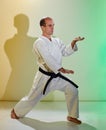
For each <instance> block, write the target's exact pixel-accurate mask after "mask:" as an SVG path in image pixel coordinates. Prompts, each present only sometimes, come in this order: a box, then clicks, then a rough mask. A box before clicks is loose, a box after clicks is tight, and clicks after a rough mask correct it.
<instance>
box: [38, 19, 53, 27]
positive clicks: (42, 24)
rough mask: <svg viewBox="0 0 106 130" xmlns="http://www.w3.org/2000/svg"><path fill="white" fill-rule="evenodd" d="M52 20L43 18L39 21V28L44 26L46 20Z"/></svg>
mask: <svg viewBox="0 0 106 130" xmlns="http://www.w3.org/2000/svg"><path fill="white" fill-rule="evenodd" d="M48 19H49V20H52V18H50V17H43V18H42V19H41V20H40V23H39V24H40V26H46V20H48Z"/></svg>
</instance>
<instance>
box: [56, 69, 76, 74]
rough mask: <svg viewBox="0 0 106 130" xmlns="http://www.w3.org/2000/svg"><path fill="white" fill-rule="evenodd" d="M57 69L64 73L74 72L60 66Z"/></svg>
mask: <svg viewBox="0 0 106 130" xmlns="http://www.w3.org/2000/svg"><path fill="white" fill-rule="evenodd" d="M58 71H59V72H62V73H65V74H74V71H73V70H67V69H64V68H60V69H59V70H58Z"/></svg>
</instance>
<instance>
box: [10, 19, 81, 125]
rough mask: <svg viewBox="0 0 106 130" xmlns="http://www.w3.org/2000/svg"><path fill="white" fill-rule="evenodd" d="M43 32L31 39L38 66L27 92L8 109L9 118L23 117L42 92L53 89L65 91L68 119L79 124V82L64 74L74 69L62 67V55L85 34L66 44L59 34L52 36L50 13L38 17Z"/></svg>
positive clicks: (38, 99) (68, 53) (73, 48)
mask: <svg viewBox="0 0 106 130" xmlns="http://www.w3.org/2000/svg"><path fill="white" fill-rule="evenodd" d="M40 27H41V30H42V36H41V37H39V38H38V39H37V40H36V42H35V43H34V46H33V47H34V52H35V54H36V56H37V61H38V66H39V70H38V72H37V73H36V75H35V79H34V83H33V86H32V89H31V91H30V92H29V94H28V95H27V96H26V97H24V98H22V99H21V100H20V102H19V103H17V104H16V106H15V107H14V109H13V110H12V111H11V118H13V119H19V118H21V117H24V116H25V115H26V114H27V113H28V112H29V111H30V110H31V109H32V108H33V107H34V106H35V105H36V104H37V103H38V102H39V101H40V100H41V99H42V98H43V97H44V96H46V95H47V94H48V93H49V92H51V91H53V90H60V91H63V92H64V93H65V96H66V102H67V108H68V116H67V120H68V121H71V122H74V123H76V124H81V121H80V120H78V116H79V115H78V114H79V113H78V88H77V87H78V86H77V85H76V84H75V83H73V82H72V81H71V80H70V79H69V78H67V77H66V76H64V75H63V74H67V73H68V74H73V73H74V71H73V70H68V69H65V68H64V67H62V56H69V55H71V54H72V53H73V52H74V51H76V50H77V46H76V42H78V41H81V40H83V39H84V38H81V37H77V38H75V39H74V40H73V41H72V42H71V45H69V46H65V45H64V44H63V43H62V42H61V41H60V40H59V39H58V38H53V37H52V35H53V31H54V22H53V19H52V18H50V17H45V18H42V19H41V20H40Z"/></svg>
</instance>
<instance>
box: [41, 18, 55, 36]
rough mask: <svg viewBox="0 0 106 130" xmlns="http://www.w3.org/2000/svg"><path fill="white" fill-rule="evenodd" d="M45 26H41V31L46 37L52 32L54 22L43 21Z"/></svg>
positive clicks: (49, 20)
mask: <svg viewBox="0 0 106 130" xmlns="http://www.w3.org/2000/svg"><path fill="white" fill-rule="evenodd" d="M45 23H46V25H45V26H42V31H43V33H44V34H46V35H52V34H53V31H54V22H53V20H52V19H46V20H45Z"/></svg>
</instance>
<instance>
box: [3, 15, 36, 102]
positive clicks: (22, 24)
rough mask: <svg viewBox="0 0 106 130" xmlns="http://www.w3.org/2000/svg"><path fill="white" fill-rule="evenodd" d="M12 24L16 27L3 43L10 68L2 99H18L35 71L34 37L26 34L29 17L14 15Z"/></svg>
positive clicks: (26, 89) (28, 87)
mask: <svg viewBox="0 0 106 130" xmlns="http://www.w3.org/2000/svg"><path fill="white" fill-rule="evenodd" d="M14 26H15V27H16V29H17V34H15V35H14V36H13V37H12V38H11V39H8V40H7V41H6V43H5V45H4V50H5V53H6V55H7V57H8V60H9V62H10V66H11V68H12V71H11V74H10V77H9V80H8V82H7V86H6V89H5V92H4V95H3V97H2V100H19V99H20V98H21V97H23V95H25V94H26V93H27V92H28V91H29V89H30V88H31V86H32V82H33V78H34V75H35V72H36V68H37V65H36V61H35V56H34V54H33V52H32V49H33V43H34V41H35V40H36V39H37V38H36V37H30V36H28V35H27V32H28V28H29V19H28V17H27V16H26V15H24V14H18V15H16V16H15V17H14Z"/></svg>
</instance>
